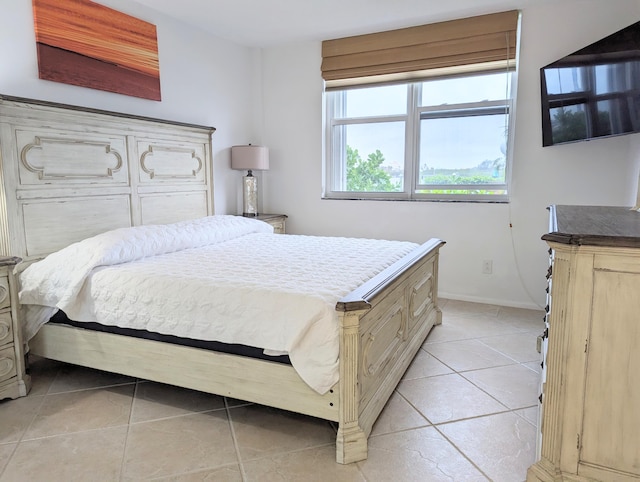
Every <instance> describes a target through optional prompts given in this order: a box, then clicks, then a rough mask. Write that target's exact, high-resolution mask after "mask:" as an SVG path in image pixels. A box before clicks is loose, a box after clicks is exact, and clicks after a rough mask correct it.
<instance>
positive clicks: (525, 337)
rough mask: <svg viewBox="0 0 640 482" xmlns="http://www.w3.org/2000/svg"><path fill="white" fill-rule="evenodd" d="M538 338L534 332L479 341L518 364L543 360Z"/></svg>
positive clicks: (491, 337)
mask: <svg viewBox="0 0 640 482" xmlns="http://www.w3.org/2000/svg"><path fill="white" fill-rule="evenodd" d="M537 337H538V335H536V334H535V333H533V332H525V333H513V334H511V335H499V336H490V337H486V338H481V339H480V340H479V341H480V342H481V343H483V344H485V345H487V346H489V347H491V348H493V349H494V350H497V351H499V352H500V353H502V354H503V355H506V356H508V357H510V358H513V359H514V360H515V361H517V362H520V363H523V362H531V361H538V362H539V361H540V360H542V355H541V354H540V353H538V350H537V348H536V341H537Z"/></svg>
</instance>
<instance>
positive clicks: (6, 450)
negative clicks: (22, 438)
mask: <svg viewBox="0 0 640 482" xmlns="http://www.w3.org/2000/svg"><path fill="white" fill-rule="evenodd" d="M17 446H18V444H4V445H0V474H2V471H3V470H4V467H5V466H6V465H7V463H8V462H9V459H10V458H11V456H12V455H13V452H14V450H15V449H16V447H17ZM1 479H2V477H0V480H1Z"/></svg>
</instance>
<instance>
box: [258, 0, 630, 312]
mask: <svg viewBox="0 0 640 482" xmlns="http://www.w3.org/2000/svg"><path fill="white" fill-rule="evenodd" d="M638 19H640V1H639V0H616V1H615V2H603V1H601V0H576V1H575V2H563V3H562V4H560V5H558V6H556V4H546V5H539V6H531V7H527V8H526V9H524V10H523V16H522V38H521V56H520V70H519V82H518V101H517V106H516V119H517V122H516V131H515V144H514V146H515V150H514V155H515V158H514V165H513V184H512V197H511V203H509V204H470V203H433V202H381V201H338V200H322V199H321V198H320V195H321V185H322V155H323V154H322V151H323V145H322V130H323V125H322V83H321V80H320V62H321V53H320V43H318V42H310V43H305V44H296V45H287V46H281V47H274V48H270V49H267V50H265V51H264V52H263V56H262V60H263V102H264V124H265V130H264V140H265V143H266V144H267V145H268V146H269V148H270V153H271V156H270V157H271V165H272V168H271V170H270V171H268V172H267V173H266V174H265V179H264V190H265V208H266V210H268V211H269V212H278V213H286V214H288V215H289V220H288V230H289V231H290V232H294V233H308V234H320V235H341V236H363V237H374V238H390V239H407V240H412V241H416V242H421V241H424V240H426V239H428V238H430V237H439V238H442V239H444V240H445V241H446V242H447V245H446V246H445V247H444V248H443V249H442V252H441V253H442V257H441V265H440V293H441V295H444V296H449V297H452V298H458V299H466V300H477V301H486V302H492V303H497V304H503V305H511V306H524V307H536V306H542V305H543V303H544V291H543V290H544V287H545V281H546V280H545V278H544V275H545V272H546V264H547V260H548V257H547V252H546V250H547V248H546V245H545V244H544V242H542V241H541V240H540V236H541V235H542V234H544V233H545V232H546V230H547V225H548V221H547V219H548V218H547V211H546V209H545V208H546V207H547V206H548V205H550V204H587V205H588V204H593V205H625V206H631V205H633V204H634V203H635V196H636V187H637V184H636V183H637V178H638V170H639V166H640V141H639V140H638V137H639V136H640V135H639V134H634V135H630V136H622V137H616V138H611V139H600V140H596V141H590V142H583V143H577V144H571V145H562V146H555V147H547V148H542V141H541V139H542V134H541V127H540V125H541V114H540V83H539V69H540V67H542V66H544V65H546V64H548V63H550V62H552V61H554V60H557V59H558V58H560V57H562V56H564V55H567V54H569V53H571V52H573V51H575V50H577V49H579V48H581V47H584V46H586V45H588V44H590V43H592V42H594V41H596V40H598V39H600V38H602V37H604V36H606V35H609V34H611V33H613V32H615V31H616V30H619V29H621V28H623V27H626V26H627V25H629V24H631V23H633V22H634V21H637V20H638ZM510 224H511V225H512V227H510ZM485 259H491V260H493V274H492V275H484V274H482V273H481V267H482V261H483V260H485Z"/></svg>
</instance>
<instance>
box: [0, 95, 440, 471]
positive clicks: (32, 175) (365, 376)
mask: <svg viewBox="0 0 640 482" xmlns="http://www.w3.org/2000/svg"><path fill="white" fill-rule="evenodd" d="M213 132H214V129H213V128H209V127H203V126H195V125H189V124H184V123H174V122H167V121H162V120H157V119H149V118H141V117H135V116H128V115H123V114H117V113H112V112H104V111H96V110H90V109H82V108H78V107H73V106H66V105H60V104H52V103H47V102H41V101H34V100H29V99H20V98H13V97H6V96H0V156H1V157H0V159H1V161H2V170H1V175H2V183H0V216H2V220H3V222H2V223H1V227H0V254H5V255H11V256H20V257H21V258H22V259H23V260H24V262H23V263H22V266H27V265H28V264H29V263H31V262H33V261H36V260H38V259H40V258H42V257H44V256H46V255H47V254H49V253H51V252H53V251H55V250H58V249H60V248H62V247H64V246H67V245H69V244H71V243H73V242H75V241H78V240H80V239H82V238H85V237H88V236H92V235H95V234H98V233H100V232H103V231H106V230H109V229H114V228H119V227H126V226H135V225H144V224H158V223H170V222H175V221H180V220H185V219H192V218H197V217H202V216H206V215H211V214H213V196H212V185H213V178H212V162H211V135H212V133H213ZM443 244H444V242H443V241H441V240H438V239H432V240H429V241H428V242H426V243H424V244H423V245H422V246H421V247H420V249H418V250H416V251H415V252H412V253H410V254H409V255H407V256H406V257H405V258H403V259H401V260H399V261H398V262H396V263H395V264H393V265H392V266H390V267H389V268H388V269H386V270H385V271H383V272H382V273H380V274H379V275H378V276H376V277H374V278H373V279H371V280H369V281H368V282H367V283H365V284H364V285H362V286H361V287H359V288H358V289H356V290H355V291H353V292H352V293H350V294H349V295H348V296H346V297H345V298H343V299H342V300H340V302H338V303H337V306H336V310H337V312H338V314H339V320H340V381H339V382H338V383H337V384H336V385H335V386H334V387H333V388H332V389H331V390H330V391H329V392H327V393H326V394H324V395H319V394H318V393H317V392H315V391H314V390H312V389H311V388H310V387H309V386H308V385H306V384H305V383H304V382H303V381H302V380H301V379H300V377H299V376H298V375H297V373H296V372H295V370H294V369H293V368H292V367H291V366H288V365H283V364H280V363H274V362H269V361H263V360H256V359H252V358H245V357H241V356H237V355H228V354H222V353H217V352H212V351H207V350H202V349H197V348H189V347H184V346H179V345H168V344H164V343H161V342H157V341H150V340H143V339H137V338H129V337H126V336H122V335H114V334H109V333H101V332H94V331H89V330H84V329H81V328H73V327H68V326H63V325H53V324H52V325H45V326H44V327H43V328H42V329H41V330H40V331H39V332H38V334H37V335H36V336H35V337H34V338H33V339H32V340H31V341H30V342H29V349H30V353H32V354H35V355H38V356H42V357H46V358H51V359H55V360H60V361H63V362H68V363H72V364H77V365H82V366H87V367H91V368H96V369H100V370H105V371H110V372H115V373H121V374H125V375H130V376H134V377H139V378H143V379H148V380H153V381H157V382H161V383H168V384H172V385H177V386H181V387H186V388H190V389H194V390H200V391H204V392H209V393H213V394H218V395H223V396H228V397H233V398H237V399H241V400H247V401H251V402H255V403H260V404H263V405H268V406H272V407H277V408H281V409H285V410H291V411H294V412H298V413H303V414H307V415H311V416H315V417H319V418H322V419H326V420H331V421H334V422H337V423H338V424H339V425H338V433H337V439H336V459H337V461H338V462H339V463H344V464H346V463H351V462H356V461H359V460H363V459H366V457H367V438H368V435H369V433H370V432H371V429H372V427H373V424H374V422H375V420H376V419H377V417H378V415H379V414H380V412H381V411H382V409H383V408H384V406H385V404H386V402H387V400H388V399H389V397H390V396H391V394H392V393H393V390H394V388H395V387H396V385H397V384H398V382H399V381H400V379H401V378H402V376H403V374H404V372H405V371H406V369H407V368H408V366H409V364H410V363H411V361H412V360H413V358H414V356H415V354H416V353H417V352H418V350H419V348H420V346H421V345H422V343H423V342H424V340H425V338H426V337H427V334H428V333H429V331H430V329H431V328H432V327H433V326H434V325H435V324H439V323H441V321H442V314H441V311H440V309H439V308H438V303H437V291H438V283H437V280H438V278H437V274H438V254H439V249H440V247H441V246H442V245H443Z"/></svg>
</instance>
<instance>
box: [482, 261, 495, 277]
mask: <svg viewBox="0 0 640 482" xmlns="http://www.w3.org/2000/svg"><path fill="white" fill-rule="evenodd" d="M491 273H493V260H491V259H485V260H484V261H483V262H482V274H491Z"/></svg>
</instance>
